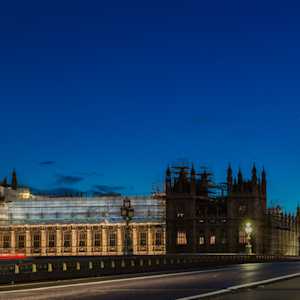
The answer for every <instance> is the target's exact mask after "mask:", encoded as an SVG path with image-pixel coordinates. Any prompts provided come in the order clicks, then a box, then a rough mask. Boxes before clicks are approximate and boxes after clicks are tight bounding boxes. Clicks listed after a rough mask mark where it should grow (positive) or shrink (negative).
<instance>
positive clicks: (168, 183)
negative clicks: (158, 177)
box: [165, 167, 172, 193]
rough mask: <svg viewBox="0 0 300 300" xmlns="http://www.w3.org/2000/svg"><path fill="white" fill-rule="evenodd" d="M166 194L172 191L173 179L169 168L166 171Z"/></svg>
mask: <svg viewBox="0 0 300 300" xmlns="http://www.w3.org/2000/svg"><path fill="white" fill-rule="evenodd" d="M165 183H166V193H170V192H171V190H172V179H171V170H170V167H168V168H167V170H166V180H165Z"/></svg>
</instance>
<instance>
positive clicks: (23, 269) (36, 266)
mask: <svg viewBox="0 0 300 300" xmlns="http://www.w3.org/2000/svg"><path fill="white" fill-rule="evenodd" d="M297 260H300V258H298V257H294V256H291V257H288V256H271V255H237V254H227V255H189V254H186V255H180V254H178V255H175V254H174V255H161V256H158V255H152V256H140V255H139V256H110V257H108V256H99V257H95V256H90V257H86V256H85V257H76V256H72V257H43V258H28V259H24V260H18V261H2V262H0V284H7V283H17V282H34V281H43V280H58V279H71V278H84V277H97V276H105V275H118V274H133V273H147V272H158V271H172V270H187V269H193V268H194V269H201V268H207V267H218V266H225V265H229V264H244V263H263V262H271V261H297Z"/></svg>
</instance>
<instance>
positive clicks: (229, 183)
mask: <svg viewBox="0 0 300 300" xmlns="http://www.w3.org/2000/svg"><path fill="white" fill-rule="evenodd" d="M232 184H233V177H232V168H231V165H230V164H229V165H228V168H227V190H228V192H231V191H232Z"/></svg>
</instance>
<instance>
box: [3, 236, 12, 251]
mask: <svg viewBox="0 0 300 300" xmlns="http://www.w3.org/2000/svg"><path fill="white" fill-rule="evenodd" d="M3 248H4V249H7V248H10V236H9V235H8V234H4V235H3Z"/></svg>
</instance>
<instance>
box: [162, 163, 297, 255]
mask: <svg viewBox="0 0 300 300" xmlns="http://www.w3.org/2000/svg"><path fill="white" fill-rule="evenodd" d="M165 190H166V231H167V238H166V249H167V252H168V253H210V252H214V253H241V252H245V247H246V244H247V242H248V240H247V238H248V237H247V234H246V232H245V225H246V224H247V223H248V224H251V226H252V228H253V232H252V234H251V245H252V250H253V252H254V253H257V254H278V255H298V254H299V221H300V214H299V213H300V211H299V209H298V210H297V215H296V216H292V215H286V214H284V213H283V212H282V211H279V210H278V209H277V210H274V209H272V208H270V209H268V208H267V176H266V172H265V170H262V172H261V173H260V174H258V172H257V169H256V167H255V165H254V166H253V168H252V170H251V176H250V178H249V179H245V178H244V176H243V174H242V171H241V170H239V171H238V174H237V176H234V175H233V171H232V168H231V166H229V167H228V169H227V178H226V183H224V184H215V183H214V182H213V180H212V174H211V173H209V172H208V171H207V170H205V169H204V170H202V171H201V172H200V173H197V172H196V170H195V168H194V167H193V166H191V167H189V166H175V167H173V168H170V167H168V168H167V171H166V177H165Z"/></svg>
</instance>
